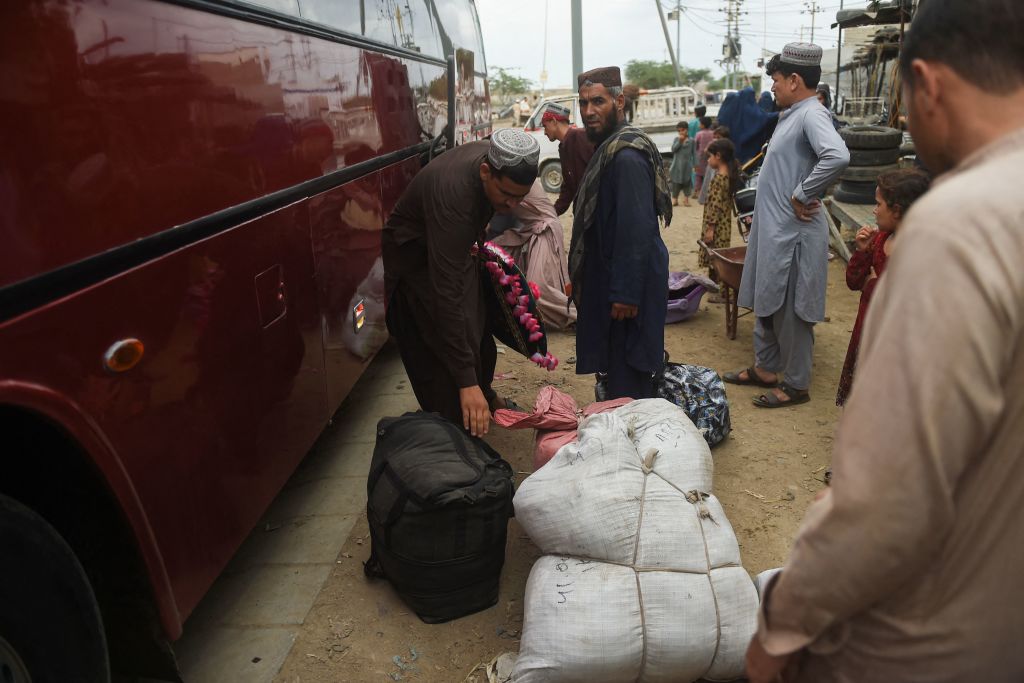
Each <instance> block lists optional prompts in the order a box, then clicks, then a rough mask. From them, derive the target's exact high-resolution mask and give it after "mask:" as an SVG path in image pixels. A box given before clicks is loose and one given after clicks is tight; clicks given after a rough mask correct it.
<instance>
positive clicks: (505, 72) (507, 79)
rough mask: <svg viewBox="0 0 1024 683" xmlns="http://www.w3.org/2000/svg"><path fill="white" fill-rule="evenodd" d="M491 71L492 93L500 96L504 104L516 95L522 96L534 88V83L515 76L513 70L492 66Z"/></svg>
mask: <svg viewBox="0 0 1024 683" xmlns="http://www.w3.org/2000/svg"><path fill="white" fill-rule="evenodd" d="M490 71H491V77H490V84H491V92H492V93H494V94H496V95H498V99H499V100H500V101H502V102H507V101H508V100H510V99H511V98H512V97H514V96H515V95H522V94H523V93H526V92H528V91H530V90H531V89H532V88H533V81H531V80H530V79H529V78H524V77H522V76H517V75H515V74H513V73H512V71H513V70H512V69H503V68H501V67H500V66H492V67H491V69H490Z"/></svg>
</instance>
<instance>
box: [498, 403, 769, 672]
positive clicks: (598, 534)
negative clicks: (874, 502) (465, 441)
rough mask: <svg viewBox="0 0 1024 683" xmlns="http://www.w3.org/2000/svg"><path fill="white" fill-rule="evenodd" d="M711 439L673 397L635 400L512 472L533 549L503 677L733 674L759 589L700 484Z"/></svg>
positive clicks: (707, 478) (708, 471)
mask: <svg viewBox="0 0 1024 683" xmlns="http://www.w3.org/2000/svg"><path fill="white" fill-rule="evenodd" d="M711 475H712V464H711V452H710V450H709V449H708V446H707V444H706V442H705V441H704V439H703V437H702V436H701V435H700V433H699V432H698V431H697V429H696V427H694V426H693V423H692V422H690V420H689V418H687V417H686V414H685V413H684V412H683V410H682V409H681V408H679V407H677V406H675V405H673V404H671V403H669V402H667V401H664V400H662V399H651V400H643V401H636V402H634V403H631V404H629V405H627V406H624V407H622V408H619V409H618V410H616V411H614V412H612V413H605V414H602V415H595V416H593V417H591V418H589V419H587V420H586V421H585V422H584V424H583V425H582V426H581V428H580V431H579V441H578V442H575V443H572V444H568V445H566V446H564V447H563V448H562V449H561V450H559V452H558V453H557V454H556V455H555V457H554V458H553V459H552V460H551V462H549V463H548V464H547V465H545V466H544V467H543V468H542V469H540V470H538V471H537V472H535V473H534V474H532V475H531V476H530V477H529V478H527V480H526V481H524V482H523V484H522V485H521V486H520V488H519V491H518V492H517V493H516V497H515V508H516V517H517V519H518V521H519V523H520V524H521V525H522V526H523V527H524V528H525V529H526V532H527V533H528V534H529V535H530V537H531V538H532V539H533V541H534V543H536V544H537V545H538V546H539V547H540V549H541V550H542V552H544V553H545V554H546V555H548V557H543V558H541V559H540V560H538V562H537V563H536V564H535V565H534V567H533V570H532V571H531V573H530V580H529V582H528V583H527V588H526V602H525V625H524V629H523V639H522V642H521V647H520V656H519V659H518V660H517V662H516V667H515V670H514V673H513V679H512V680H513V681H515V682H516V683H538V682H541V681H544V682H563V681H564V682H570V681H580V682H581V683H582V682H584V681H586V682H590V681H602V683H616V682H618V681H622V682H623V683H626V682H627V681H628V682H629V683H632V682H634V681H644V682H652V683H653V682H657V681H666V682H669V681H672V682H674V683H678V682H680V681H693V680H696V679H698V678H701V677H704V678H707V679H709V680H731V679H734V678H737V677H739V676H740V675H742V673H743V655H744V652H745V650H746V647H747V644H748V643H749V642H750V638H751V636H752V635H753V633H754V630H755V628H756V626H757V616H756V615H757V605H758V601H757V593H756V591H755V589H754V585H753V583H752V582H751V580H750V577H749V576H748V575H747V573H746V571H744V570H743V568H742V567H741V566H740V554H739V546H738V545H737V543H736V537H735V535H734V533H733V530H732V527H731V526H730V524H729V520H728V519H726V517H725V513H724V512H723V510H722V507H721V504H720V503H719V502H718V500H717V499H716V498H715V497H714V496H713V495H711V493H710V491H711Z"/></svg>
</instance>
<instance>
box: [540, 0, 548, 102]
mask: <svg viewBox="0 0 1024 683" xmlns="http://www.w3.org/2000/svg"><path fill="white" fill-rule="evenodd" d="M547 77H548V0H544V56H543V57H542V58H541V61H540V96H541V99H544V86H546V85H547Z"/></svg>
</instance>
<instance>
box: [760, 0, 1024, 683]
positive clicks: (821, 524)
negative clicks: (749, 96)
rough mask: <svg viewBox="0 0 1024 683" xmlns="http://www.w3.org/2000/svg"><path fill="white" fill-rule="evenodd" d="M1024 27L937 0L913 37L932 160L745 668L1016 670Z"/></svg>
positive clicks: (1023, 365)
mask: <svg viewBox="0 0 1024 683" xmlns="http://www.w3.org/2000/svg"><path fill="white" fill-rule="evenodd" d="M1021 35H1024V4H1022V3H1020V2H1019V1H1018V0H975V1H974V2H970V3H967V2H962V0H928V2H925V3H921V6H920V9H919V10H918V11H917V12H916V13H915V15H914V21H913V24H912V26H911V28H910V30H909V32H908V34H907V37H906V38H905V40H904V42H903V45H902V46H901V52H900V71H901V74H902V82H903V93H904V94H903V102H905V103H906V105H907V108H908V114H909V116H908V118H909V123H910V132H911V134H912V135H913V136H914V144H915V146H916V148H917V154H918V155H919V156H921V157H922V158H923V159H924V162H925V164H926V165H927V166H928V168H930V169H932V170H933V171H935V172H936V173H938V174H940V175H939V177H938V178H937V179H936V181H935V182H934V183H933V184H932V189H931V190H930V191H929V192H928V193H927V194H926V195H924V197H922V198H921V199H919V200H918V201H917V202H916V203H915V204H914V206H913V208H911V209H910V211H909V212H908V213H907V215H906V217H905V219H904V220H903V223H901V225H900V231H899V244H898V246H896V248H895V249H894V250H893V252H892V256H891V258H890V260H889V264H888V266H887V267H886V270H885V273H884V274H883V275H882V278H881V280H880V281H879V284H878V287H877V289H876V290H875V295H874V299H872V302H871V308H870V310H869V312H868V317H867V322H866V327H865V330H864V335H865V336H864V339H865V342H864V344H863V345H862V346H861V348H860V354H859V359H858V362H857V379H856V381H855V382H854V384H853V390H852V393H851V394H850V398H849V400H848V402H847V404H846V408H845V410H844V412H843V415H842V418H841V420H840V423H839V429H838V432H837V434H836V439H835V451H834V453H833V459H832V463H833V477H832V486H831V487H830V488H829V489H826V492H825V493H824V494H822V495H821V497H820V499H819V500H817V501H816V502H814V503H813V504H812V505H811V507H810V509H809V510H808V512H807V518H806V519H805V520H804V523H803V526H802V527H801V529H800V532H799V535H798V536H797V538H796V540H795V542H794V544H793V550H792V552H791V554H790V557H789V560H788V561H787V563H786V566H785V568H784V569H783V570H782V572H781V574H779V575H778V578H776V579H775V580H774V582H773V583H769V585H768V586H767V590H765V591H764V596H763V597H764V599H763V601H762V606H763V607H762V609H763V614H762V618H761V623H760V628H759V629H758V633H757V635H756V636H755V638H754V640H753V642H752V643H751V645H750V649H749V651H748V653H747V673H748V676H749V679H750V681H751V683H768V682H769V681H772V682H774V681H779V680H785V681H794V680H795V681H801V682H802V681H807V682H811V681H813V682H814V683H846V682H853V681H886V682H891V683H903V682H906V681H928V683H961V682H964V681H984V682H985V683H1010V682H1016V681H1024V649H1022V648H1021V646H1020V641H1021V636H1022V634H1024V626H1022V625H1024V617H1022V616H1021V605H1022V604H1024V581H1022V580H1021V567H1022V566H1024V506H1022V505H1021V501H1022V500H1024V445H1022V444H1024V383H1022V382H1021V378H1024V269H1022V268H1021V267H1020V264H1021V263H1022V262H1024V226H1022V221H1021V217H1022V216H1024V195H1022V193H1021V191H1020V169H1021V168H1022V167H1024V69H1022V68H1021V66H1022V65H1024V42H1022V41H1021V39H1020V37H1021ZM779 125H780V129H781V127H782V124H781V123H780V124H779ZM759 189H760V188H759Z"/></svg>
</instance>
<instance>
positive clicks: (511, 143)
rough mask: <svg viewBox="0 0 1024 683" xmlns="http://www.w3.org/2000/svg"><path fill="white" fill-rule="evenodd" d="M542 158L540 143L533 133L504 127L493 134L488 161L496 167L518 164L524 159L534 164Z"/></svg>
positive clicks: (488, 151)
mask: <svg viewBox="0 0 1024 683" xmlns="http://www.w3.org/2000/svg"><path fill="white" fill-rule="evenodd" d="M539 160H540V145H539V144H538V143H537V140H536V139H535V138H533V136H531V135H527V134H526V133H524V132H523V131H521V130H517V129H515V128H502V129H500V130H496V131H494V134H493V135H491V146H490V147H489V148H488V150H487V162H488V163H489V164H490V165H491V166H493V167H494V168H505V167H506V166H516V165H517V164H521V163H523V162H524V161H525V162H526V163H528V164H531V165H533V166H536V165H537V162H538V161H539Z"/></svg>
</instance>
